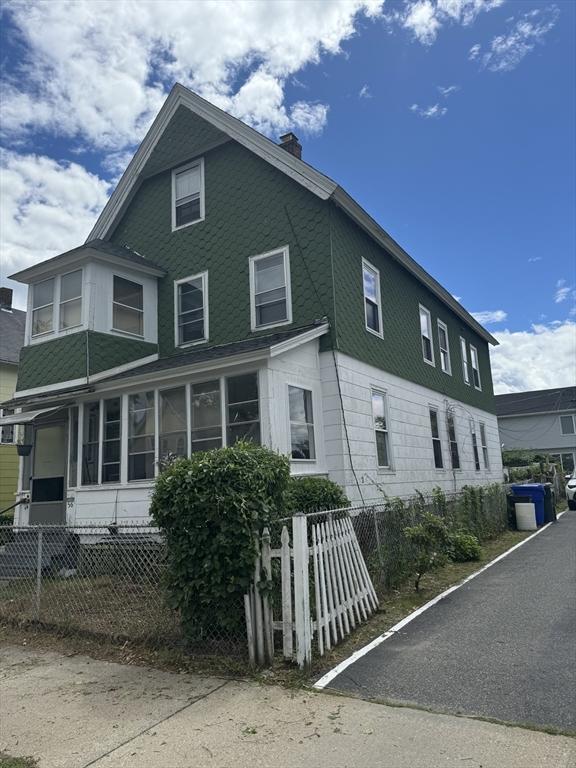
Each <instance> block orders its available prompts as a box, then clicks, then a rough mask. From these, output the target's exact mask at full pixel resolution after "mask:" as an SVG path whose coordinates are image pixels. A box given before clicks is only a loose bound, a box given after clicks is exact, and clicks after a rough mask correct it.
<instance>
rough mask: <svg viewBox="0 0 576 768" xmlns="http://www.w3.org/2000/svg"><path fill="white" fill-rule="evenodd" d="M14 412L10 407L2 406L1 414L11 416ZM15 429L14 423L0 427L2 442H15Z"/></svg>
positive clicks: (0, 439) (0, 440) (0, 441)
mask: <svg viewBox="0 0 576 768" xmlns="http://www.w3.org/2000/svg"><path fill="white" fill-rule="evenodd" d="M13 413H14V411H12V410H10V409H9V408H0V416H10V415H11V414H13ZM15 431H16V430H15V429H14V425H13V424H10V425H7V426H5V427H0V443H4V444H12V443H14V442H15V440H14V435H15Z"/></svg>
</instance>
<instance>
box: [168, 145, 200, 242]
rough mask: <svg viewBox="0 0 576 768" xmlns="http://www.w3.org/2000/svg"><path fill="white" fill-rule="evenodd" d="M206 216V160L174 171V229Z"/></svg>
mask: <svg viewBox="0 0 576 768" xmlns="http://www.w3.org/2000/svg"><path fill="white" fill-rule="evenodd" d="M203 218H204V161H203V160H197V161H195V162H194V163H190V164H189V165H186V166H184V167H182V168H177V169H176V170H174V171H172V230H175V229H181V228H182V227H187V226H188V225H189V224H194V223H195V222H197V221H202V219H203Z"/></svg>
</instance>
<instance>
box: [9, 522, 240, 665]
mask: <svg viewBox="0 0 576 768" xmlns="http://www.w3.org/2000/svg"><path fill="white" fill-rule="evenodd" d="M166 569H167V551H166V546H165V542H164V539H163V537H162V534H161V533H160V532H159V531H158V530H157V529H156V528H154V527H152V526H149V525H123V526H115V525H111V526H89V527H88V526H74V527H64V526H62V527H60V526H34V527H28V528H17V527H12V526H10V527H8V526H4V527H2V528H1V529H0V619H4V620H8V621H11V622H14V623H19V624H25V623H27V622H30V621H32V622H38V623H40V624H41V625H43V626H45V627H48V628H50V629H55V630H61V631H64V632H76V633H81V634H86V635H90V636H94V637H99V638H107V639H112V640H114V641H126V640H127V641H130V642H133V643H136V644H140V645H145V646H149V647H155V648H157V647H163V648H166V647H172V648H178V649H183V650H186V651H189V652H190V653H194V654H199V655H201V654H207V655H218V654H226V655H232V656H238V657H240V656H245V655H246V653H247V651H246V635H245V628H244V626H243V621H242V620H243V611H244V605H243V602H242V601H241V600H239V601H238V617H239V622H238V627H239V629H238V630H237V631H231V630H230V629H229V628H226V629H224V628H222V627H220V626H218V625H216V624H209V625H204V626H197V627H188V632H187V633H186V634H185V633H184V632H183V630H182V625H181V622H180V616H179V614H178V612H177V611H176V610H173V608H172V607H171V606H170V595H169V593H168V590H167V589H166V586H165V576H166Z"/></svg>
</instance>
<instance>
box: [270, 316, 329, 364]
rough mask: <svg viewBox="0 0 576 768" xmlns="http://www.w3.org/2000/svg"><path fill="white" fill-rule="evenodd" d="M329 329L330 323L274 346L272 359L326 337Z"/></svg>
mask: <svg viewBox="0 0 576 768" xmlns="http://www.w3.org/2000/svg"><path fill="white" fill-rule="evenodd" d="M329 329H330V325H329V324H328V323H323V324H322V325H319V326H318V327H317V328H312V329H311V330H309V331H305V332H304V333H301V334H300V335H299V336H295V337H294V338H292V339H287V340H286V341H281V342H280V343H279V344H274V346H273V347H270V357H277V356H278V355H282V354H284V353H285V352H289V351H290V350H291V349H295V348H296V347H299V346H300V345H302V344H306V343H308V342H309V341H313V340H314V339H317V338H319V337H320V336H324V334H325V333H328V331H329Z"/></svg>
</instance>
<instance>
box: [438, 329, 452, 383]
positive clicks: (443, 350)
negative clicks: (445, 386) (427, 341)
mask: <svg viewBox="0 0 576 768" xmlns="http://www.w3.org/2000/svg"><path fill="white" fill-rule="evenodd" d="M438 347H439V348H440V367H441V368H442V370H443V371H444V373H448V374H451V373H452V363H451V361H450V342H449V341H448V328H447V327H446V323H443V322H442V320H438Z"/></svg>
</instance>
